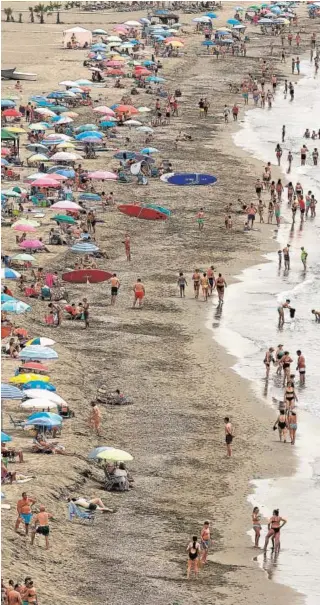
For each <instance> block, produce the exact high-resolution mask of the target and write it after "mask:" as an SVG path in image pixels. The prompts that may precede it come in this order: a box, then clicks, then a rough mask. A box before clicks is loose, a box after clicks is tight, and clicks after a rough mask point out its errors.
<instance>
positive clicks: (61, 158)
mask: <svg viewBox="0 0 320 605" xmlns="http://www.w3.org/2000/svg"><path fill="white" fill-rule="evenodd" d="M82 159H83V158H82V156H81V155H79V154H78V153H71V152H68V151H58V153H55V154H54V155H53V156H51V158H50V161H58V162H75V161H76V160H82Z"/></svg>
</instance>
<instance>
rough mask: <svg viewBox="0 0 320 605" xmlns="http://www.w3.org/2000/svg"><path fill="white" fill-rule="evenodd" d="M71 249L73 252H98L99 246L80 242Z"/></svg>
mask: <svg viewBox="0 0 320 605" xmlns="http://www.w3.org/2000/svg"><path fill="white" fill-rule="evenodd" d="M70 250H71V252H75V253H77V254H79V253H81V254H93V252H98V250H99V248H98V246H95V245H94V244H90V243H85V242H78V243H77V244H74V245H73V246H71V248H70Z"/></svg>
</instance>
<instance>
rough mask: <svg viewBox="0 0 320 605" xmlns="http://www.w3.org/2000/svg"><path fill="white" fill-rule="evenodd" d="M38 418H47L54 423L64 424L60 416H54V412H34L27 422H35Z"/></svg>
mask: <svg viewBox="0 0 320 605" xmlns="http://www.w3.org/2000/svg"><path fill="white" fill-rule="evenodd" d="M36 418H37V419H38V418H47V419H48V420H52V422H58V423H59V424H61V423H62V417H61V416H59V414H54V413H52V412H34V413H33V414H31V416H28V418H27V422H29V421H30V420H35V419H36Z"/></svg>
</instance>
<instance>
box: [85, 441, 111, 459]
mask: <svg viewBox="0 0 320 605" xmlns="http://www.w3.org/2000/svg"><path fill="white" fill-rule="evenodd" d="M113 449H114V448H113V447H107V446H106V445H101V446H100V447H95V448H94V449H93V450H91V452H89V454H88V458H89V460H95V459H96V458H97V455H98V454H100V453H101V452H104V451H105V450H113Z"/></svg>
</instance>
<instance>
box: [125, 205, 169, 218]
mask: <svg viewBox="0 0 320 605" xmlns="http://www.w3.org/2000/svg"><path fill="white" fill-rule="evenodd" d="M118 210H120V212H122V213H123V214H127V215H128V216H134V217H136V218H142V219H145V220H147V221H164V220H165V219H166V218H168V217H167V215H166V214H163V212H159V210H154V209H153V208H144V207H143V206H138V205H135V204H123V205H121V206H118Z"/></svg>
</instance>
